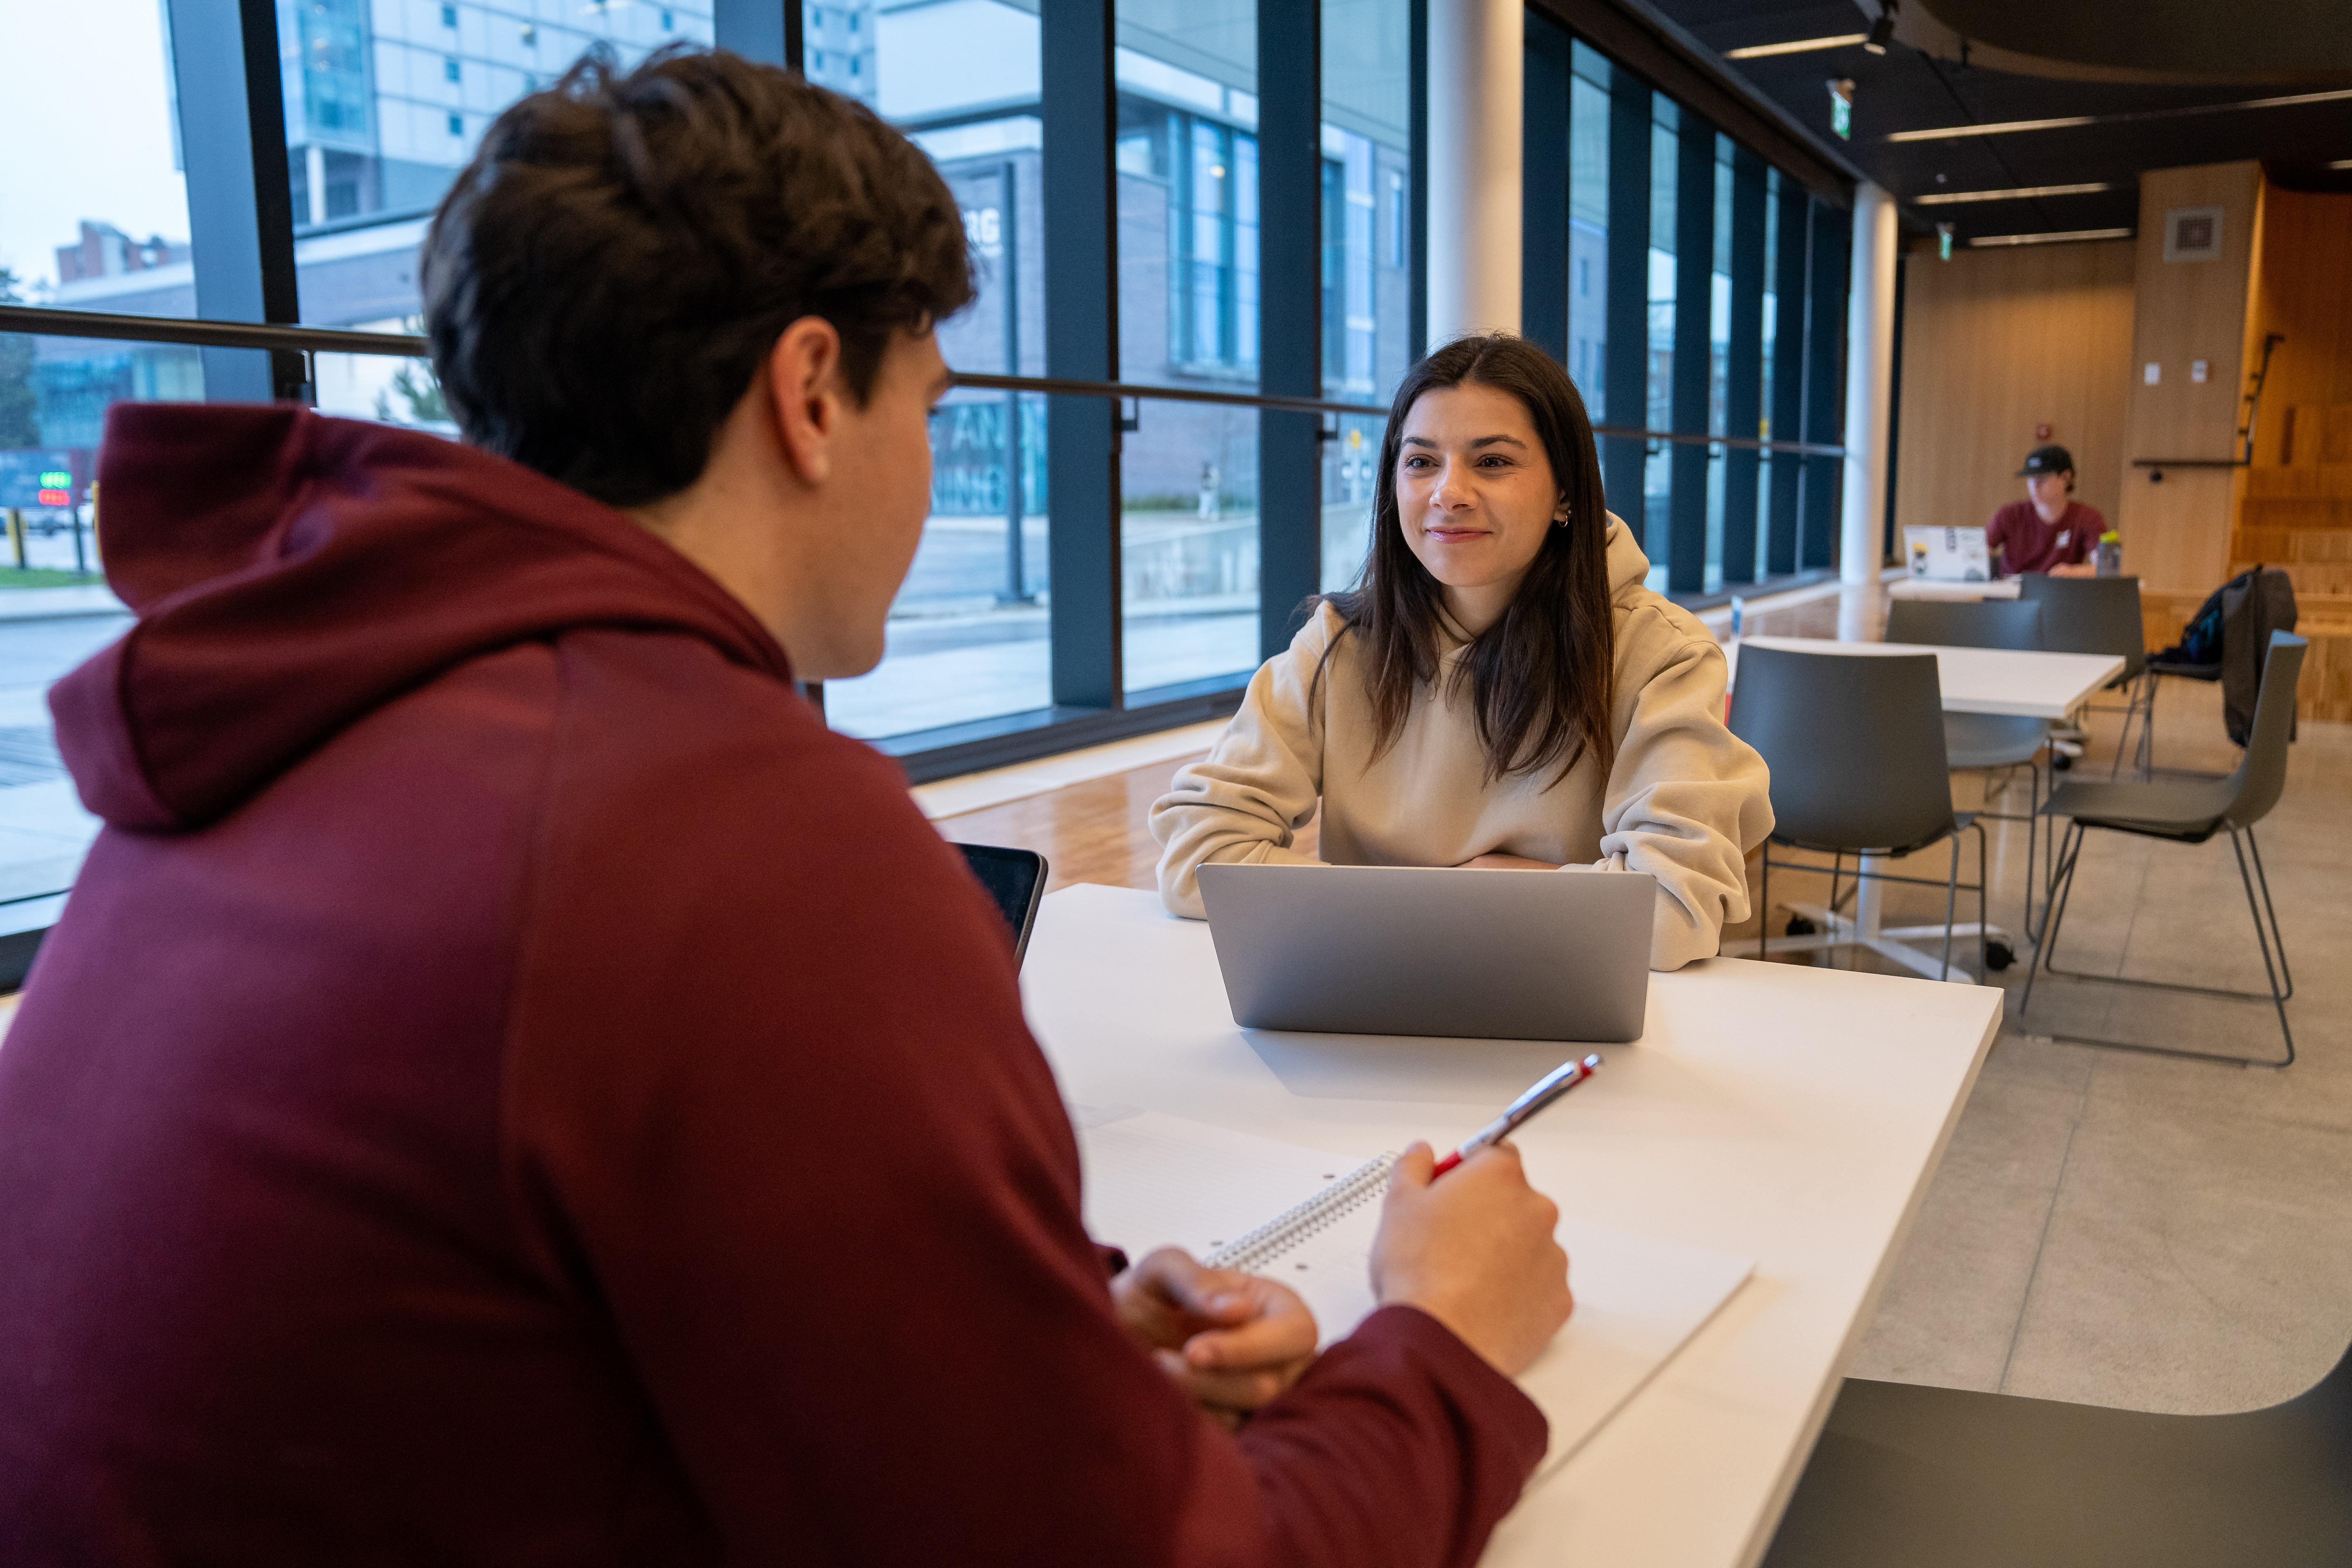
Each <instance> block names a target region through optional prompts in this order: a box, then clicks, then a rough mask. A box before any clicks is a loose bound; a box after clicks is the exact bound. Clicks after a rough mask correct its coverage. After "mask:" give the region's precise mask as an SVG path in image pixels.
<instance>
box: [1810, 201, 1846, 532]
mask: <svg viewBox="0 0 2352 1568" xmlns="http://www.w3.org/2000/svg"><path fill="white" fill-rule="evenodd" d="M1812 228H1813V239H1812V245H1811V252H1812V254H1811V268H1812V279H1811V285H1812V286H1811V296H1812V298H1811V300H1810V302H1809V305H1808V309H1807V310H1806V329H1805V436H1804V438H1805V440H1806V441H1807V442H1809V443H1811V444H1813V445H1816V446H1823V447H1834V446H1837V445H1839V444H1840V442H1841V440H1842V439H1843V435H1844V427H1845V408H1844V404H1845V296H1846V262H1847V252H1848V247H1850V246H1851V244H1852V242H1853V216H1852V215H1851V214H1849V213H1845V212H1842V211H1840V210H1839V209H1838V208H1836V207H1833V206H1832V205H1829V204H1828V203H1827V202H1823V201H1816V202H1814V203H1813V223H1812ZM1843 468H1844V465H1843V462H1842V461H1841V460H1840V459H1838V458H1826V457H1815V458H1806V459H1805V508H1804V527H1803V531H1802V539H1801V546H1800V550H1799V555H1798V564H1799V565H1800V566H1801V567H1803V568H1805V569H1807V570H1811V568H1814V567H1817V566H1831V565H1834V564H1836V562H1837V519H1838V502H1839V500H1840V492H1841V491H1842V490H1843V489H1844V479H1845V476H1844V473H1843Z"/></svg>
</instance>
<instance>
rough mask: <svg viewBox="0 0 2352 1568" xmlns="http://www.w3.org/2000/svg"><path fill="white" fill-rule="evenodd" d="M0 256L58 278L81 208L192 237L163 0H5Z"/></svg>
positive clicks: (0, 73) (130, 230)
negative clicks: (175, 146)
mask: <svg viewBox="0 0 2352 1568" xmlns="http://www.w3.org/2000/svg"><path fill="white" fill-rule="evenodd" d="M0 61H5V62H6V65H5V68H0V266H5V267H7V268H11V269H13V270H14V271H15V272H16V276H17V277H18V278H20V279H27V280H41V281H47V282H55V281H56V279H57V275H58V264H57V257H56V254H55V252H56V250H57V247H58V246H60V245H69V244H71V243H73V241H74V239H75V238H76V237H78V235H79V228H78V225H79V222H80V220H81V219H83V218H86V217H89V218H100V219H103V220H105V221H106V222H109V223H111V224H113V225H114V226H116V227H117V228H120V229H121V230H122V231H123V232H124V233H125V234H129V235H133V236H135V237H139V238H141V239H144V238H146V237H149V236H150V235H156V234H160V235H162V236H163V237H165V238H167V239H174V240H185V239H186V238H187V237H188V198H187V191H186V186H185V184H184V181H183V180H182V178H181V175H180V172H179V171H178V170H177V169H175V168H173V166H172V127H171V121H170V108H169V100H167V99H166V97H165V96H164V89H163V7H162V5H161V4H160V0H0Z"/></svg>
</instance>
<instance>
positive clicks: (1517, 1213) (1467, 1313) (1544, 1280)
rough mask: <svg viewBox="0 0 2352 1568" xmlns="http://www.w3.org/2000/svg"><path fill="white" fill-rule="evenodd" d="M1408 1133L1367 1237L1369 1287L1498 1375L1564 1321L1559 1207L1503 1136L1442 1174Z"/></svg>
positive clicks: (1564, 1260)
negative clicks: (1432, 1323)
mask: <svg viewBox="0 0 2352 1568" xmlns="http://www.w3.org/2000/svg"><path fill="white" fill-rule="evenodd" d="M1435 1168H1436V1162H1435V1161H1434V1160H1433V1159H1432V1158H1431V1156H1430V1152H1429V1145H1428V1144H1426V1143H1415V1144H1414V1145H1413V1146H1412V1148H1410V1149H1407V1150H1406V1151H1405V1152H1404V1156H1403V1158H1402V1159H1400V1160H1399V1161H1398V1162H1397V1167H1396V1173H1395V1174H1394V1175H1392V1176H1391V1177H1390V1179H1389V1192H1388V1198H1387V1202H1386V1204H1385V1205H1384V1207H1383V1208H1382V1210H1381V1229H1380V1234H1379V1236H1378V1237H1375V1238H1374V1239H1373V1242H1372V1292H1373V1294H1374V1295H1376V1296H1378V1297H1379V1298H1380V1300H1381V1304H1382V1305H1384V1306H1385V1305H1389V1304H1391V1303H1394V1304H1398V1305H1402V1306H1408V1307H1418V1308H1420V1309H1421V1310H1423V1311H1424V1312H1427V1313H1428V1314H1429V1315H1430V1316H1431V1317H1433V1318H1435V1319H1436V1320H1437V1321H1439V1322H1441V1323H1444V1325H1445V1326H1446V1327H1447V1328H1449V1329H1452V1330H1453V1331H1454V1332H1455V1333H1456V1334H1458V1335H1459V1336H1461V1339H1462V1341H1463V1342H1464V1343H1465V1344H1467V1345H1468V1346H1469V1347H1470V1348H1471V1349H1472V1350H1474V1351H1476V1352H1478V1353H1479V1354H1480V1355H1482V1356H1484V1357H1486V1360H1487V1362H1488V1363H1491V1364H1492V1365H1493V1366H1495V1367H1496V1369H1497V1370H1499V1371H1500V1372H1502V1373H1505V1374H1506V1375H1507V1376H1512V1377H1516V1376H1517V1375H1518V1374H1519V1373H1522V1372H1524V1371H1526V1370H1527V1368H1528V1363H1530V1362H1532V1361H1534V1360H1535V1359H1536V1356H1537V1354H1538V1352H1541V1351H1542V1349H1543V1348H1544V1346H1545V1345H1547V1344H1549V1343H1550V1342H1551V1337H1552V1335H1554V1334H1556V1333H1558V1332H1559V1326H1560V1325H1561V1324H1562V1323H1564V1322H1566V1321H1568V1314H1569V1313H1570V1310H1573V1309H1574V1307H1575V1305H1576V1302H1575V1299H1574V1298H1573V1297H1572V1296H1570V1294H1569V1289H1568V1254H1567V1253H1565V1252H1563V1251H1561V1250H1560V1247H1559V1242H1557V1241H1555V1240H1553V1239H1552V1228H1553V1227H1554V1226H1557V1225H1558V1224H1559V1209H1558V1208H1557V1207H1556V1206H1554V1205H1553V1204H1552V1201H1551V1200H1550V1199H1549V1198H1547V1197H1545V1196H1544V1195H1543V1194H1541V1193H1539V1192H1537V1191H1536V1190H1535V1189H1534V1188H1533V1187H1530V1186H1529V1185H1528V1178H1527V1173H1526V1172H1525V1171H1523V1170H1521V1169H1520V1168H1519V1152H1518V1151H1517V1149H1515V1148H1513V1147H1512V1146H1511V1145H1510V1144H1509V1143H1507V1142H1505V1143H1496V1144H1494V1145H1492V1146H1490V1147H1488V1148H1485V1149H1481V1150H1480V1151H1479V1152H1476V1153H1475V1154H1473V1155H1471V1156H1470V1158H1468V1159H1467V1160H1465V1161H1463V1162H1462V1163H1461V1164H1459V1165H1457V1166H1455V1167H1454V1169H1453V1170H1452V1171H1449V1172H1447V1173H1446V1174H1445V1177H1444V1180H1442V1181H1441V1180H1436V1179H1434V1177H1433V1172H1434V1170H1435Z"/></svg>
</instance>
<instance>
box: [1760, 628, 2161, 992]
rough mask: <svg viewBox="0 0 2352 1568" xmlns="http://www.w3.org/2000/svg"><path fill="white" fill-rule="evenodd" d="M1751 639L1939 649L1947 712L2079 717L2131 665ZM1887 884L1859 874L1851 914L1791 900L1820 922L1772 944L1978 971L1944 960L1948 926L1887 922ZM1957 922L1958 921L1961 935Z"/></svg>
mask: <svg viewBox="0 0 2352 1568" xmlns="http://www.w3.org/2000/svg"><path fill="white" fill-rule="evenodd" d="M1745 643H1746V645H1747V646H1749V647H1769V648H1785V649H1787V650H1789V651H1790V652H1791V653H1810V654H1850V655H1853V656H1855V657H1859V658H1869V657H1873V656H1879V655H1887V654H1919V653H1931V654H1934V655H1935V656H1936V680H1937V686H1938V688H1939V689H1940V690H1941V692H1942V694H1943V701H1944V711H1945V712H1947V713H2000V714H2011V715H2022V716H2024V717H2028V718H2033V719H2049V720H2054V721H2060V722H2063V721H2066V720H2067V719H2070V718H2072V717H2073V716H2074V712H2075V710H2077V709H2079V708H2081V707H2082V705H2083V704H2084V703H2085V702H2088V701H2089V700H2091V699H2092V698H2093V697H2094V696H2095V695H2096V694H2097V693H2098V692H2100V691H2102V690H2104V689H2105V688H2106V684H2107V682H2109V681H2111V680H2113V679H2115V678H2116V676H2118V675H2121V674H2122V673H2123V671H2124V661H2123V658H2122V656H2120V655H2117V654H2104V653H2029V652H2024V651H2021V650H2018V649H2014V648H1998V647H1932V646H1929V645H1927V644H1924V643H1893V642H1832V641H1830V640H1828V639H1827V638H1824V637H1748V638H1746V639H1745ZM1740 646H1741V645H1740V644H1738V643H1730V644H1727V645H1725V647H1724V650H1723V652H1724V658H1726V659H1727V660H1728V661H1729V663H1730V666H1731V675H1732V679H1734V680H1735V681H1736V680H1737V679H1738V674H1739V648H1740ZM2029 860H2030V857H2029ZM1862 865H1863V869H1864V870H1865V871H1875V870H1879V869H1882V868H1884V867H1885V860H1884V859H1883V858H1881V857H1878V856H1875V855H1866V856H1864V857H1863V859H1862ZM2032 879H2033V869H2032V866H2031V865H2030V864H2029V865H2028V866H2027V868H2026V881H2027V884H2028V886H2027V897H2026V902H2027V905H2028V907H2029V908H2030V907H2031V905H2032ZM1884 899H1885V883H1884V882H1881V881H1878V880H1876V879H1871V878H1863V879H1858V890H1857V891H1856V893H1855V895H1854V912H1853V915H1852V916H1847V915H1843V914H1841V913H1839V912H1838V911H1837V910H1833V909H1830V908H1828V907H1826V906H1822V905H1815V904H1794V905H1791V906H1790V908H1791V909H1792V910H1794V911H1795V912H1797V913H1798V914H1801V915H1803V916H1804V917H1805V918H1806V919H1807V920H1809V921H1812V922H1813V925H1814V926H1815V928H1816V930H1815V931H1814V932H1813V934H1811V935H1810V936H1793V937H1780V938H1776V939H1775V940H1774V941H1773V942H1772V943H1771V945H1772V946H1773V947H1775V948H1777V949H1780V951H1782V952H1813V951H1818V950H1820V949H1822V948H1830V947H1845V946H1851V945H1860V946H1864V947H1867V948H1869V949H1870V950H1871V951H1872V952H1876V953H1878V954H1880V955H1882V956H1884V957H1886V958H1891V959H1893V960H1894V961H1895V963H1900V964H1902V965H1904V966H1905V967H1906V968H1908V969H1911V970H1914V971H1916V973H1921V974H1925V975H1927V976H1928V977H1930V978H1932V979H1943V980H1956V981H1967V980H1969V979H1971V978H1972V976H1970V975H1969V973H1968V971H1966V970H1964V969H1962V968H1961V967H1960V966H1959V965H1958V964H1953V965H1952V966H1951V967H1950V968H1949V969H1947V968H1946V967H1945V965H1944V955H1943V949H1942V941H1943V935H1944V928H1943V927H1942V926H1940V925H1928V926H1893V927H1889V926H1887V925H1885V923H1884V920H1883V908H1882V906H1883V901H1884ZM1764 912H1765V914H1766V915H1767V916H1768V917H1769V915H1770V913H1771V911H1770V910H1766V911H1764ZM1958 930H1959V928H1958V927H1955V928H1954V934H1955V935H1957V934H1958ZM1984 935H1985V936H1986V938H1987V939H1988V940H1990V939H1991V938H1993V937H1996V936H2007V935H2008V933H2007V932H2005V931H2001V930H2000V928H1999V927H1998V926H1993V925H1987V926H1986V927H1985V928H1984ZM1929 939H1932V940H1934V941H1935V942H1937V951H1936V952H1932V953H1931V952H1926V951H1924V950H1922V949H1920V948H1916V947H1913V946H1912V945H1911V943H1912V942H1916V941H1924V940H1929ZM1759 945H1761V944H1759V943H1758V942H1754V941H1743V942H1727V943H1726V944H1725V945H1724V950H1723V951H1724V952H1726V953H1727V954H1731V955H1733V956H1743V955H1746V954H1749V953H1753V952H1756V951H1757V950H1758V948H1759Z"/></svg>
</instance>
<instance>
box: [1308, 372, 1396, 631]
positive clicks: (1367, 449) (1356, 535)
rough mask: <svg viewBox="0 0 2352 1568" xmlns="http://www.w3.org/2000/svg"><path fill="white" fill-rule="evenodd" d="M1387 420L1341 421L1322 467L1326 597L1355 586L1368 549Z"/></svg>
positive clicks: (1350, 418) (1350, 417)
mask: <svg viewBox="0 0 2352 1568" xmlns="http://www.w3.org/2000/svg"><path fill="white" fill-rule="evenodd" d="M1388 423H1389V422H1388V421H1387V420H1385V419H1366V418H1360V417H1358V416H1355V415H1344V416H1341V417H1340V420H1339V439H1338V440H1336V441H1332V442H1329V443H1328V444H1327V445H1326V446H1325V447H1324V451H1325V454H1326V455H1325V458H1324V461H1323V582H1322V589H1323V592H1324V593H1326V594H1337V593H1339V592H1341V591H1342V590H1344V589H1348V588H1352V587H1354V586H1355V584H1356V579H1357V577H1358V576H1359V575H1360V574H1361V573H1362V571H1363V567H1364V560H1365V558H1366V557H1367V556H1368V555H1370V553H1371V547H1372V491H1373V487H1374V484H1375V482H1376V481H1377V480H1378V479H1379V477H1380V463H1381V438H1382V437H1383V436H1385V434H1386V433H1387V430H1388Z"/></svg>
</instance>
